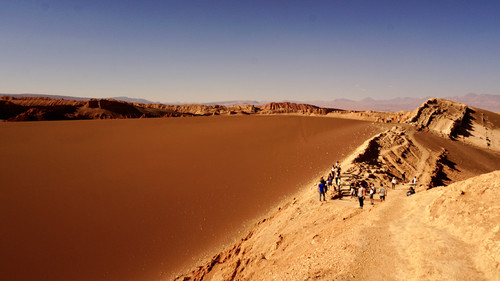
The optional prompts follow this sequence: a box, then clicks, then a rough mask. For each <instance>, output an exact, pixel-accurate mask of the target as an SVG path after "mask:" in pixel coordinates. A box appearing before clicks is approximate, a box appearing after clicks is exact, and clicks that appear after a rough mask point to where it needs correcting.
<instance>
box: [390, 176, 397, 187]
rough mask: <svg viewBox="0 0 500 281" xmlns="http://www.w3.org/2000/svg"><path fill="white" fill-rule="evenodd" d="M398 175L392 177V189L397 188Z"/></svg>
mask: <svg viewBox="0 0 500 281" xmlns="http://www.w3.org/2000/svg"><path fill="white" fill-rule="evenodd" d="M396 183H397V182H396V177H392V181H391V184H392V189H396Z"/></svg>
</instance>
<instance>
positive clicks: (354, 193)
mask: <svg viewBox="0 0 500 281" xmlns="http://www.w3.org/2000/svg"><path fill="white" fill-rule="evenodd" d="M357 185H358V183H357V182H355V181H353V182H351V197H353V198H354V196H356V193H357V192H358V190H357V188H356V187H357Z"/></svg>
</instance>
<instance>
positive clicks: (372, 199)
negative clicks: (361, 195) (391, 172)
mask: <svg viewBox="0 0 500 281" xmlns="http://www.w3.org/2000/svg"><path fill="white" fill-rule="evenodd" d="M375 191H376V190H375V184H373V183H370V204H371V205H373V203H375V199H374V198H373V196H375Z"/></svg>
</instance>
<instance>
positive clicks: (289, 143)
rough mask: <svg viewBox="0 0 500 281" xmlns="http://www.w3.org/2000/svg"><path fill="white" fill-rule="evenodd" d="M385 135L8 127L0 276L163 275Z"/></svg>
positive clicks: (343, 123) (149, 123)
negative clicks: (372, 140)
mask: <svg viewBox="0 0 500 281" xmlns="http://www.w3.org/2000/svg"><path fill="white" fill-rule="evenodd" d="M377 132H378V129H376V128H374V127H373V126H372V125H371V123H367V122H362V121H355V120H342V119H334V118H317V117H294V116H238V117H234V116H233V117H220V116H219V117H203V118H172V119H136V120H90V121H54V122H26V123H1V124H0V155H2V161H0V171H1V172H0V173H1V176H0V188H1V193H2V195H1V196H0V228H1V234H0V243H1V245H0V246H1V249H2V251H1V253H0V268H1V272H2V279H5V280H21V281H22V280H76V281H78V280H86V281H87V280H94V281H98V280H120V281H124V280H125V281H126V280H135V281H137V280H158V279H160V278H161V277H166V276H168V275H169V274H170V273H172V272H173V271H174V270H176V269H178V268H180V267H182V266H184V265H189V264H190V263H193V262H195V260H194V258H195V257H198V256H199V255H200V254H202V253H203V252H204V251H207V250H209V249H211V248H213V247H215V246H216V245H220V244H221V243H226V242H231V239H232V238H235V237H236V236H237V235H238V231H239V230H243V229H244V227H245V226H244V222H245V221H250V222H253V221H252V220H253V219H255V217H256V216H259V215H261V214H263V213H264V212H266V211H268V209H269V208H270V207H271V206H273V205H274V204H276V203H277V202H278V201H279V200H281V199H282V198H283V197H284V196H286V195H289V194H291V193H292V192H295V191H296V190H297V189H298V188H299V187H301V185H303V184H304V183H306V182H309V181H310V180H311V178H313V177H315V176H317V173H318V172H319V171H324V170H325V168H327V167H328V166H329V165H331V164H332V162H334V161H336V160H340V159H341V158H342V157H344V156H346V155H347V154H349V153H351V152H352V151H353V150H354V149H355V148H356V147H357V146H359V145H360V144H361V143H362V142H363V141H365V140H366V139H368V138H369V137H371V136H373V135H374V134H375V133H377ZM311 188H313V187H311Z"/></svg>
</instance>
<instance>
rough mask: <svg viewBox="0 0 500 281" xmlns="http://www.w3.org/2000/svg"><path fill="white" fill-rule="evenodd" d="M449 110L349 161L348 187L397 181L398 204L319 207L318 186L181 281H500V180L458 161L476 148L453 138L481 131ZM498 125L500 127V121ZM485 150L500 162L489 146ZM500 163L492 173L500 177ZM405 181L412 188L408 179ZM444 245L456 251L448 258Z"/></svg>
mask: <svg viewBox="0 0 500 281" xmlns="http://www.w3.org/2000/svg"><path fill="white" fill-rule="evenodd" d="M439 103H441V101H439V100H438V101H430V102H429V103H428V104H426V105H425V106H424V107H423V108H419V110H417V111H416V112H417V113H416V116H417V117H416V118H414V119H413V122H415V123H414V125H415V126H410V125H401V126H394V127H392V128H391V129H388V130H387V131H385V132H382V133H380V134H377V135H376V136H374V137H373V138H371V139H369V140H367V141H366V142H365V143H364V144H363V145H362V146H360V147H359V148H358V150H357V152H356V153H354V154H353V155H351V156H350V157H348V158H346V159H345V160H344V161H342V165H341V166H342V167H343V171H344V173H343V177H342V178H343V184H344V186H348V185H349V183H350V181H352V180H356V181H365V182H368V183H375V185H376V186H379V184H380V183H386V185H388V184H389V183H390V179H391V178H392V177H396V178H397V179H398V182H399V183H398V187H397V188H396V190H394V191H390V192H389V199H388V200H390V201H391V203H383V204H381V205H380V206H377V204H376V205H375V206H369V209H368V210H367V211H365V210H359V209H356V208H354V206H356V204H357V203H356V200H357V199H356V200H353V199H349V198H347V199H346V198H342V197H340V198H341V199H340V200H337V198H339V197H338V196H331V201H330V200H329V202H324V203H321V204H320V205H319V206H318V202H317V198H316V197H317V191H316V188H317V182H316V181H313V182H311V183H310V185H308V187H307V188H304V189H303V190H302V191H301V192H299V193H298V194H296V195H295V196H294V198H293V199H290V200H288V201H286V202H284V203H282V204H280V207H279V208H278V210H277V211H275V212H272V213H270V214H269V215H268V216H266V218H264V219H261V220H260V221H259V222H258V223H257V224H256V225H255V227H254V228H252V230H251V231H249V232H248V234H247V235H245V236H244V237H243V238H242V239H241V240H240V241H238V242H236V243H235V244H234V245H233V246H232V247H229V248H227V249H226V250H223V251H221V252H220V253H218V254H216V255H215V256H213V257H212V258H211V259H208V260H207V261H205V262H202V263H200V265H199V266H198V267H196V268H195V269H193V270H192V271H190V272H188V273H184V274H181V275H178V276H176V277H175V278H174V280H176V281H177V280H183V281H187V280H352V279H360V280H424V279H427V280H443V279H456V277H457V276H456V274H458V272H461V274H465V275H464V276H466V277H465V279H475V280H481V279H485V280H499V279H498V276H500V274H499V273H500V271H499V268H500V260H499V259H500V255H499V254H498V248H499V247H500V243H499V242H498V241H500V236H499V235H500V228H499V227H498V223H499V222H500V217H499V216H498V210H499V208H500V205H499V203H498V202H500V200H499V199H500V198H499V196H498V195H499V194H500V193H498V188H499V183H500V173H499V172H498V171H496V172H493V173H490V174H487V175H482V176H477V175H478V174H479V173H481V172H480V171H479V170H476V168H474V167H469V166H467V165H466V163H464V162H463V161H457V163H454V162H452V161H450V156H453V158H454V159H457V153H461V151H463V150H464V149H465V150H467V149H468V146H469V145H474V144H472V143H464V141H461V140H459V139H457V138H456V137H453V136H456V132H461V131H463V130H465V131H468V132H469V133H470V134H471V135H472V134H473V133H477V132H478V131H477V130H470V128H469V127H468V123H467V121H465V122H464V121H463V120H464V119H465V120H467V114H470V113H471V111H469V109H468V107H467V106H464V105H455V104H453V105H449V107H444V108H442V109H439V108H437V109H430V108H429V107H433V106H435V105H436V104H438V106H437V107H439ZM445 103H446V102H445ZM473 110H474V109H473ZM460 116H462V118H460ZM488 118H489V119H488V120H489V122H490V123H489V124H490V125H489V126H490V129H491V127H492V126H493V125H495V122H496V120H497V119H496V118H497V116H495V115H488ZM492 124H493V125H492ZM435 133H437V135H439V137H435V138H438V139H439V138H441V139H442V140H443V141H442V143H441V145H442V146H441V147H440V149H439V150H436V148H435V147H433V145H431V143H433V142H434V141H435V138H434V137H433V138H429V139H427V138H426V137H425V135H426V134H435ZM416 134H419V138H416ZM469 137H471V136H469ZM422 140H424V141H422ZM425 140H427V141H425ZM457 142H458V143H461V144H460V145H458V146H459V147H461V148H460V149H457ZM443 144H444V145H443ZM434 146H435V145H434ZM476 146H477V145H476ZM448 148H453V149H451V150H448ZM481 149H482V150H481ZM480 150H481V151H485V152H484V153H491V154H492V155H494V156H493V157H494V158H495V157H496V159H499V158H498V157H499V154H498V153H496V152H495V151H490V152H487V151H488V148H487V147H482V148H480ZM457 151H458V152H457ZM450 153H453V155H450ZM459 156H460V157H461V158H462V159H465V161H467V160H466V159H467V156H464V155H459ZM496 163H497V164H496V166H493V167H486V169H489V170H488V171H489V172H491V171H494V170H495V169H498V168H499V167H498V161H496ZM450 171H455V173H456V174H461V173H465V174H467V175H474V176H477V177H475V178H471V179H468V180H466V181H457V182H455V181H456V180H457V179H460V180H461V179H463V177H457V176H456V174H455V175H453V174H452V173H449V172H450ZM481 171H484V170H481ZM403 173H405V175H406V181H401V177H402V174H403ZM325 174H326V173H325ZM413 176H417V178H418V188H417V194H416V195H414V196H412V197H411V199H413V198H415V199H414V200H413V201H409V202H407V203H405V202H406V201H408V200H410V198H408V199H406V196H404V193H405V192H406V187H404V185H405V184H408V182H409V181H410V180H411V178H412V177H413ZM454 182H455V183H454ZM447 184H452V185H450V188H446V187H444V185H447ZM309 186H310V187H309ZM430 188H432V189H430ZM427 189H430V190H427ZM403 196H404V197H403ZM329 197H330V196H329ZM463 198H465V200H464V199H463ZM334 199H335V200H334ZM404 199H406V200H404ZM403 201H405V202H403ZM365 202H366V201H365ZM392 202H394V203H392ZM421 206H427V207H426V208H422V207H421ZM458 211H459V216H457V215H456V214H457V212H458ZM478 216H479V217H478ZM476 217H478V218H476ZM475 222H477V224H476V223H475ZM455 225H459V227H458V228H455V227H454V226H455ZM495 226H496V227H495ZM386 237H391V239H385V238H386ZM481 237H484V238H485V239H481ZM442 243H445V244H448V247H447V250H443V248H442V246H440V245H441V244H442ZM464 253H466V254H464ZM467 253H469V254H470V255H469V254H467ZM473 253H476V254H473ZM431 256H432V257H431ZM469 257H473V258H472V260H470V259H469ZM450 259H451V260H453V262H451V263H449V266H447V267H444V268H441V269H440V270H435V269H436V264H440V261H449V260H450ZM434 260H435V261H436V262H433V261H434ZM457 270H458V271H457Z"/></svg>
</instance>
